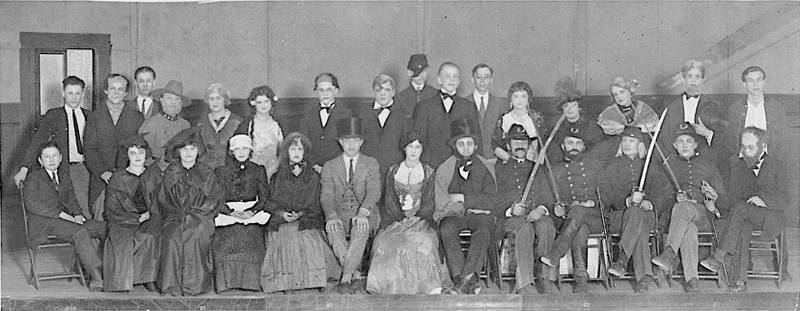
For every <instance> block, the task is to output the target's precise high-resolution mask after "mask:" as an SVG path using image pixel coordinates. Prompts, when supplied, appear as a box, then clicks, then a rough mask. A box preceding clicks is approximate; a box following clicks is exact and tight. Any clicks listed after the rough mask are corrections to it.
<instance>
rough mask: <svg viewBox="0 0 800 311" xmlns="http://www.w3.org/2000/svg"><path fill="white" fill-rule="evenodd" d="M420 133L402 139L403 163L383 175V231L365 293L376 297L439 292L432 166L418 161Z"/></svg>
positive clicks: (421, 146) (420, 143)
mask: <svg viewBox="0 0 800 311" xmlns="http://www.w3.org/2000/svg"><path fill="white" fill-rule="evenodd" d="M422 142H423V139H422V135H421V134H420V133H419V132H417V131H411V132H408V133H406V134H405V135H403V136H402V138H401V139H400V146H399V147H400V148H401V150H403V151H404V152H405V160H404V161H402V162H400V163H397V164H395V165H392V166H391V167H390V168H389V170H388V173H387V174H386V182H385V184H384V185H385V188H384V189H385V191H384V206H382V207H381V231H380V232H379V233H378V235H377V237H375V242H374V246H373V249H372V262H371V264H370V270H369V274H368V277H367V291H369V292H370V293H376V294H377V293H380V294H406V295H413V294H431V293H438V292H440V291H441V288H442V284H441V279H440V277H439V276H440V274H439V273H440V272H441V269H440V268H441V267H440V263H441V261H440V260H439V251H438V246H439V238H438V235H437V234H436V227H437V226H436V222H434V221H433V210H434V206H435V204H436V202H434V198H433V193H434V184H435V182H434V179H435V172H434V170H433V168H431V167H430V166H428V165H427V164H424V163H422V162H420V156H421V155H422V152H423V145H422Z"/></svg>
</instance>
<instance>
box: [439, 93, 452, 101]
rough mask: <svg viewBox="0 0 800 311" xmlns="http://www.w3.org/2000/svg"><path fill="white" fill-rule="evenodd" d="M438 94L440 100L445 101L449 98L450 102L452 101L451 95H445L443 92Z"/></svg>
mask: <svg viewBox="0 0 800 311" xmlns="http://www.w3.org/2000/svg"><path fill="white" fill-rule="evenodd" d="M440 94H441V95H442V100H445V99H448V98H449V99H450V100H452V99H453V95H450V94H447V93H445V92H440Z"/></svg>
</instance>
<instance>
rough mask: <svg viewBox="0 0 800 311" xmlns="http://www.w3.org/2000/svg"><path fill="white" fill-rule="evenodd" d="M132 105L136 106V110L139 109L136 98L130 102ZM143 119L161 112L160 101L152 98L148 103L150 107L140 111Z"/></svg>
mask: <svg viewBox="0 0 800 311" xmlns="http://www.w3.org/2000/svg"><path fill="white" fill-rule="evenodd" d="M131 104H133V105H134V106H136V111H139V107H138V106H139V102H138V99H136V98H134V99H133V102H131ZM140 113H141V114H142V116H143V117H144V119H145V120H147V119H150V117H152V116H154V115H157V114H159V113H161V102H160V101H158V100H156V99H155V98H153V102H152V103H151V104H150V109H148V110H147V111H145V112H140Z"/></svg>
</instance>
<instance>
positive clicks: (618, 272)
mask: <svg viewBox="0 0 800 311" xmlns="http://www.w3.org/2000/svg"><path fill="white" fill-rule="evenodd" d="M608 273H611V274H613V275H615V276H618V277H623V276H625V264H623V263H622V262H620V261H617V262H615V263H612V264H611V267H610V268H608Z"/></svg>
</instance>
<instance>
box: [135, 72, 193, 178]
mask: <svg viewBox="0 0 800 311" xmlns="http://www.w3.org/2000/svg"><path fill="white" fill-rule="evenodd" d="M150 94H151V95H152V96H153V97H155V98H158V99H159V100H160V103H161V104H160V105H159V106H161V107H160V109H161V111H159V112H157V113H156V114H155V115H153V116H152V117H151V118H149V119H147V120H145V121H144V123H142V127H140V128H139V134H144V140H145V141H147V145H148V146H150V150H151V154H148V159H147V163H146V164H147V165H148V166H149V165H150V164H153V163H156V165H158V167H159V168H160V169H161V171H164V170H166V169H167V165H169V161H170V160H171V159H167V158H168V157H167V156H168V154H166V153H165V152H164V145H165V144H166V143H167V142H168V141H169V140H170V139H172V137H173V136H175V135H176V134H178V133H179V132H180V131H182V130H184V129H188V128H189V127H190V125H189V121H186V120H185V119H184V118H182V117H181V116H179V115H178V114H179V113H180V112H181V109H182V108H183V107H186V106H188V105H189V104H190V103H191V101H190V100H189V98H188V97H186V96H183V83H181V82H179V81H175V80H170V81H169V82H167V85H166V86H165V87H164V88H163V89H157V90H155V91H153V92H152V93H150Z"/></svg>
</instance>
